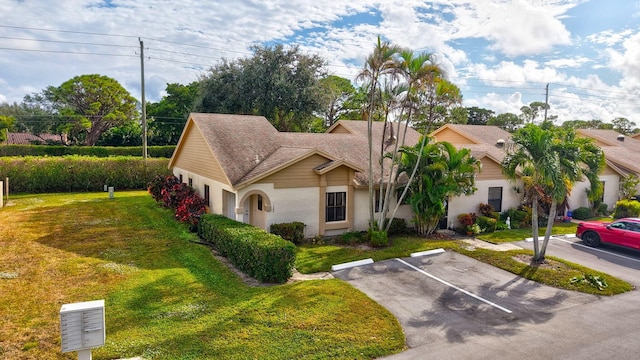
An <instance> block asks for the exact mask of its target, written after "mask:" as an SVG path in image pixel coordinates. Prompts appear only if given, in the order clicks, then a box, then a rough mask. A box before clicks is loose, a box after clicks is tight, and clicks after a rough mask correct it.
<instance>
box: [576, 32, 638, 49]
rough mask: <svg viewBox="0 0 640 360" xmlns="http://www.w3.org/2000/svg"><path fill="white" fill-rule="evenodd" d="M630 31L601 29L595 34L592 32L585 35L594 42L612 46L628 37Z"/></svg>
mask: <svg viewBox="0 0 640 360" xmlns="http://www.w3.org/2000/svg"><path fill="white" fill-rule="evenodd" d="M632 33H633V31H632V30H629V29H627V30H624V31H621V32H615V31H613V30H606V31H601V32H599V33H597V34H592V35H589V36H587V40H588V41H590V42H592V43H594V44H600V45H606V46H614V45H617V44H619V43H621V42H622V41H624V39H626V38H627V37H629V35H631V34H632Z"/></svg>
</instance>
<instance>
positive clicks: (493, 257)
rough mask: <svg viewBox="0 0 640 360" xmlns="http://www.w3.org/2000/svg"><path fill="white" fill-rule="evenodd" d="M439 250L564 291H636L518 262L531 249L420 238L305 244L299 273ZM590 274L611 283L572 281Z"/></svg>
mask: <svg viewBox="0 0 640 360" xmlns="http://www.w3.org/2000/svg"><path fill="white" fill-rule="evenodd" d="M559 225H560V226H558V227H557V229H555V228H554V230H557V231H558V233H561V234H564V233H565V232H564V231H567V229H571V228H573V229H575V226H576V224H573V225H571V224H568V225H567V224H559ZM524 231H525V230H523V229H518V230H505V231H501V232H496V234H504V235H505V238H516V237H520V236H521V235H522V234H524ZM528 231H530V229H528ZM512 233H513V234H512ZM569 233H571V231H569ZM529 236H530V235H529ZM496 239H497V241H495V242H505V241H506V240H502V241H501V239H500V238H496ZM523 239H524V237H521V238H519V240H523ZM437 248H443V249H449V250H452V251H456V252H459V253H461V254H463V255H466V256H469V257H473V258H475V259H477V260H479V261H482V262H485V263H487V264H490V265H493V266H495V267H498V268H501V269H504V270H506V271H509V272H512V273H514V274H516V275H519V276H522V277H524V278H527V279H530V280H534V281H537V282H539V283H541V284H545V285H549V286H553V287H557V288H561V289H566V290H573V291H580V292H584V293H590V294H598V295H615V294H620V293H624V292H627V291H631V290H632V289H633V286H632V285H631V284H629V283H627V282H624V281H622V280H620V279H617V278H614V277H612V276H610V275H607V274H604V273H601V272H598V271H595V270H591V269H588V268H585V267H583V266H581V265H578V264H574V263H571V262H568V261H565V260H563V259H558V258H554V257H550V256H547V260H548V261H547V264H544V265H542V266H536V265H531V264H530V263H529V262H522V261H518V260H516V258H518V257H523V258H526V257H529V258H531V257H532V255H533V252H532V251H530V250H524V249H523V250H518V251H491V250H486V249H478V248H475V249H473V250H471V248H470V247H469V246H467V245H466V244H465V243H463V242H462V241H460V240H430V239H424V238H418V237H397V238H392V239H391V244H390V246H389V247H387V248H384V249H375V248H367V247H362V246H360V247H357V246H348V247H344V246H336V245H304V246H300V247H299V250H298V255H297V261H296V267H297V269H298V271H300V272H302V273H312V272H318V271H329V270H330V269H331V265H333V264H339V263H344V262H349V261H355V260H361V259H366V258H372V259H374V260H375V261H378V260H384V259H390V258H396V257H406V256H409V255H410V254H411V253H412V252H417V251H424V250H431V249H437ZM549 264H550V265H549ZM587 274H591V275H598V276H600V277H602V278H603V279H605V281H606V282H607V284H608V287H607V288H605V289H603V290H599V289H597V288H594V287H592V286H590V285H589V284H588V283H572V282H571V279H572V278H573V277H575V276H585V275H587Z"/></svg>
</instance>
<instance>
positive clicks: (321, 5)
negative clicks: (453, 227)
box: [0, 0, 640, 125]
mask: <svg viewBox="0 0 640 360" xmlns="http://www.w3.org/2000/svg"><path fill="white" fill-rule="evenodd" d="M0 13H2V14H11V16H3V18H2V19H0V102H2V101H7V102H14V101H15V102H20V101H21V100H22V98H23V97H24V96H25V95H27V94H31V93H34V92H39V91H41V90H42V89H44V88H45V87H47V86H50V85H52V86H58V85H60V84H61V83H63V82H64V81H66V80H68V79H70V78H72V77H74V76H77V75H81V74H101V75H106V76H109V77H112V78H114V79H116V80H118V81H119V82H120V83H121V84H122V85H123V86H124V87H125V88H126V89H127V90H129V91H130V92H131V94H132V95H133V96H134V97H136V98H138V99H139V98H140V59H139V42H138V38H140V39H141V40H142V41H143V42H144V46H145V49H144V53H145V82H146V98H147V100H150V101H157V100H159V99H160V98H161V96H162V95H163V90H164V89H165V87H166V84H167V83H181V84H187V83H189V82H192V81H194V80H197V79H198V77H199V76H202V75H203V74H206V71H207V69H208V68H209V67H210V66H213V65H216V64H217V63H219V62H220V61H221V59H222V58H227V59H233V58H237V57H246V56H249V55H250V51H249V48H250V46H252V45H256V44H258V45H263V44H275V43H284V44H290V45H293V44H295V45H298V46H300V48H301V49H302V50H303V51H306V52H309V53H314V54H318V55H320V56H322V57H323V58H325V59H326V60H327V63H328V66H327V68H328V70H329V72H330V73H331V74H335V75H338V76H342V77H345V78H348V79H350V80H353V79H354V78H355V75H356V74H357V73H358V72H359V70H360V69H361V67H362V65H363V63H364V58H365V57H366V56H367V55H368V54H369V53H370V52H371V50H372V49H373V45H374V43H375V41H376V38H377V36H381V37H382V38H383V39H385V40H388V41H390V42H391V43H393V44H397V45H401V46H405V47H409V48H411V49H413V50H414V51H426V52H430V53H433V54H435V55H436V57H437V59H438V62H439V63H440V65H441V66H442V67H443V68H444V69H445V70H446V71H447V74H448V76H449V79H450V80H451V81H452V82H453V83H455V84H456V85H458V86H459V87H460V88H461V90H462V94H463V96H464V103H463V105H464V106H478V107H482V108H487V109H491V110H494V111H495V112H496V113H504V112H513V113H516V114H517V113H519V109H520V107H521V106H522V105H526V104H528V103H530V102H532V101H544V97H545V86H546V84H549V103H550V105H551V110H550V114H551V115H557V116H558V118H559V119H560V120H561V121H564V120H574V119H583V120H590V119H600V120H603V121H611V120H612V119H614V118H616V117H626V118H628V119H629V120H631V121H634V122H636V124H638V125H640V1H631V0H616V1H605V0H591V1H587V0H491V1H488V0H487V1H481V0H438V1H417V0H378V1H375V0H350V1H341V0H340V1H338V0H331V1H329V0H325V1H318V0H297V1H290V0H234V1H231V0H217V1H215V0H208V1H201V0H200V1H193V0H183V1H180V2H173V1H161V0H153V1H152V0H65V1H63V2H53V1H49V0H3V1H0Z"/></svg>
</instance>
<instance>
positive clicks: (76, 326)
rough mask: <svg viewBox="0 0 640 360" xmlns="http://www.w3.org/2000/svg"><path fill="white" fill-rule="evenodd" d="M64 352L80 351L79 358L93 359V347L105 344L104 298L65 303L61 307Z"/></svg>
mask: <svg viewBox="0 0 640 360" xmlns="http://www.w3.org/2000/svg"><path fill="white" fill-rule="evenodd" d="M60 336H61V338H62V352H63V353H66V352H71V351H77V352H78V360H91V348H94V347H98V346H102V345H104V342H105V339H106V330H105V326H104V300H95V301H86V302H79V303H73V304H64V305H62V307H61V308H60Z"/></svg>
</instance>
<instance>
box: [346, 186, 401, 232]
mask: <svg viewBox="0 0 640 360" xmlns="http://www.w3.org/2000/svg"><path fill="white" fill-rule="evenodd" d="M354 195H355V208H356V212H355V217H354V221H353V222H354V224H353V229H354V231H365V230H367V229H368V228H369V189H357V190H356V191H355V194H354ZM395 206H396V202H395V197H394V198H393V199H392V204H391V206H390V208H391V210H389V211H392V210H393V207H395ZM377 216H378V213H377V212H376V217H377ZM389 216H391V214H389ZM395 217H397V218H402V219H405V220H406V221H407V224H411V220H412V219H413V212H412V211H411V206H409V205H400V207H399V208H398V212H397V213H396V216H395Z"/></svg>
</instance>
